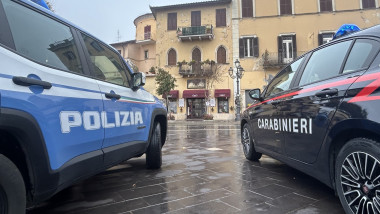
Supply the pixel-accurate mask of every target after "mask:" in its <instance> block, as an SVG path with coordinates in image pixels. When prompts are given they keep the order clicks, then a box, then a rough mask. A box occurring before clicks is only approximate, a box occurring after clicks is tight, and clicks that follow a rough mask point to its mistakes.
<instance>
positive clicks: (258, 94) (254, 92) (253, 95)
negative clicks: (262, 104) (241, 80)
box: [249, 88, 263, 101]
mask: <svg viewBox="0 0 380 214" xmlns="http://www.w3.org/2000/svg"><path fill="white" fill-rule="evenodd" d="M249 96H250V97H251V98H252V99H254V100H258V101H262V100H263V98H262V97H261V90H260V89H258V88H256V89H252V90H250V91H249Z"/></svg>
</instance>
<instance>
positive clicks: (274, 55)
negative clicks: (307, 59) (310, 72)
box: [262, 51, 306, 68]
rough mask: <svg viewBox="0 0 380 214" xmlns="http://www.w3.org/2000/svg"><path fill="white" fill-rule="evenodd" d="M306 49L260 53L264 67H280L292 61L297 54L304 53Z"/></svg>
mask: <svg viewBox="0 0 380 214" xmlns="http://www.w3.org/2000/svg"><path fill="white" fill-rule="evenodd" d="M305 53H306V51H300V52H297V53H291V54H286V53H284V52H283V53H278V52H265V53H263V55H262V59H263V67H264V68H276V67H277V68H282V67H284V66H286V65H287V64H289V63H291V62H293V60H295V59H296V58H297V57H298V56H301V55H303V54H305Z"/></svg>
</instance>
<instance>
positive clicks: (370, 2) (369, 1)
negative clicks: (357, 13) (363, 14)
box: [362, 0, 376, 9]
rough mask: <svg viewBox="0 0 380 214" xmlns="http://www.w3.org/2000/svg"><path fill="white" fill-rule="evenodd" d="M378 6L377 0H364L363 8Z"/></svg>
mask: <svg viewBox="0 0 380 214" xmlns="http://www.w3.org/2000/svg"><path fill="white" fill-rule="evenodd" d="M375 7H376V2H375V0H362V8H363V9H366V8H375Z"/></svg>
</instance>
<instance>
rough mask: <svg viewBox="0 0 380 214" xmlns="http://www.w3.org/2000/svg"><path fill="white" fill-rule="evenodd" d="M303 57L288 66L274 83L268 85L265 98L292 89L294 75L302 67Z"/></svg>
mask: <svg viewBox="0 0 380 214" xmlns="http://www.w3.org/2000/svg"><path fill="white" fill-rule="evenodd" d="M302 60H303V57H302V58H300V59H298V60H297V61H295V62H293V63H292V64H290V65H289V66H287V67H286V68H285V69H284V70H282V71H281V72H280V74H279V75H277V76H276V77H275V78H274V79H273V81H272V82H271V83H270V84H269V85H268V87H267V90H266V93H265V96H272V95H275V94H277V93H280V92H282V91H286V90H288V89H289V87H290V83H291V82H292V80H293V77H294V74H295V73H296V71H297V69H298V67H299V66H300V65H301V62H302Z"/></svg>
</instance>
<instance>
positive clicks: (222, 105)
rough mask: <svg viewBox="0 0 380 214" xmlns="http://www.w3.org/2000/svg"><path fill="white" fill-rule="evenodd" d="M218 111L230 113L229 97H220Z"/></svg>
mask: <svg viewBox="0 0 380 214" xmlns="http://www.w3.org/2000/svg"><path fill="white" fill-rule="evenodd" d="M218 113H229V106H228V98H227V97H218Z"/></svg>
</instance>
